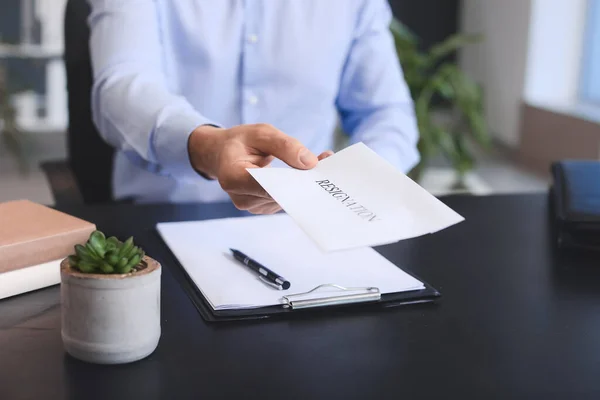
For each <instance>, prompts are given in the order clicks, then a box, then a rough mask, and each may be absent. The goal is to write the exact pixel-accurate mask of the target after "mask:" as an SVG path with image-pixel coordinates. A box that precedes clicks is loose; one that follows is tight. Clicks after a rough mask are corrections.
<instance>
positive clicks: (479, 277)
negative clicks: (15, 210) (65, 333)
mask: <svg viewBox="0 0 600 400" xmlns="http://www.w3.org/2000/svg"><path fill="white" fill-rule="evenodd" d="M444 201H445V202H446V203H447V204H448V205H450V206H451V207H453V208H454V209H456V210H457V211H458V212H459V213H461V214H462V215H464V216H465V217H466V221H465V222H463V223H461V224H459V225H457V226H455V227H452V228H450V229H448V230H446V231H443V232H441V233H438V234H435V235H431V236H427V237H422V238H418V239H414V240H409V241H405V242H401V243H397V244H394V245H388V246H384V247H381V248H378V250H379V251H380V252H381V253H382V254H383V255H385V256H386V257H388V258H389V259H390V260H392V261H393V262H395V263H397V264H398V265H399V266H401V267H403V268H406V269H407V270H410V271H413V272H414V273H416V274H418V275H419V276H420V277H422V278H423V279H424V280H426V281H427V282H429V283H430V284H432V285H433V286H434V287H436V288H437V289H439V290H440V291H441V292H442V294H443V297H442V299H441V301H440V302H439V303H438V304H436V305H432V304H429V305H413V306H407V307H401V308H396V309H392V310H387V311H380V312H375V313H367V312H362V311H361V312H358V313H342V314H333V315H327V316H317V317H314V316H312V317H311V316H310V315H304V316H302V317H297V318H286V319H280V320H270V321H269V320H268V321H253V322H234V323H226V324H207V323H205V322H204V321H203V320H202V318H201V317H200V315H199V314H198V313H197V311H196V309H195V308H194V307H193V305H192V303H191V302H190V301H189V299H188V298H187V297H186V295H185V294H184V292H183V291H182V290H181V288H180V285H179V283H178V280H177V279H176V275H174V271H173V268H175V266H174V262H175V261H174V259H173V257H172V256H171V254H170V252H169V251H168V250H167V249H166V247H165V246H164V245H163V243H162V241H161V240H160V238H159V237H158V235H157V234H156V233H155V231H154V228H153V227H154V224H155V223H156V222H159V221H175V220H189V219H203V218H217V217H225V216H232V215H238V214H240V213H239V212H238V211H237V210H235V209H234V208H233V207H232V206H230V205H210V206H198V207H196V206H179V207H177V206H138V207H134V206H128V205H118V206H100V207H83V208H67V209H65V210H64V211H67V212H70V213H72V214H74V215H77V216H80V217H83V218H86V219H88V220H91V221H94V222H95V223H97V225H98V227H99V228H100V229H102V230H104V231H105V232H107V233H108V234H111V235H112V234H115V235H118V236H128V235H134V236H135V237H136V240H137V241H139V242H140V243H141V244H142V245H143V246H144V247H145V248H147V249H149V253H150V254H151V255H152V256H154V257H155V258H157V259H158V260H159V261H160V262H162V263H163V265H164V267H165V271H164V273H163V281H162V284H163V300H162V329H163V332H162V338H161V341H160V344H159V347H158V349H157V350H156V352H155V353H154V354H153V355H152V356H150V357H149V358H147V359H145V360H142V361H140V362H138V363H134V364H129V365H122V366H112V367H106V366H96V365H89V364H85V363H82V362H79V361H77V360H74V359H71V358H70V357H68V356H65V353H64V351H63V348H62V343H61V339H60V308H59V289H58V287H52V288H48V289H44V290H40V291H37V292H34V293H30V294H26V295H22V296H19V297H16V298H12V299H7V300H4V301H0V398H1V399H7V400H8V399H10V400H16V399H49V400H51V399H62V398H70V399H79V398H81V399H113V400H116V399H128V400H130V399H138V398H139V399H145V400H152V399H163V398H164V399H167V398H168V399H187V398H215V397H218V398H231V399H234V398H235V399H238V398H239V399H242V398H256V399H264V398H282V399H285V398H293V399H313V398H372V399H384V398H385V399H388V398H390V399H401V398H411V399H414V398H445V397H446V395H448V394H458V395H466V397H468V398H540V397H542V396H544V395H549V397H551V398H556V397H560V398H573V397H576V396H575V395H578V396H579V397H578V398H581V397H583V398H598V397H599V396H600V378H599V375H598V374H599V372H598V371H599V368H598V367H600V339H599V337H600V290H599V289H598V285H599V284H598V282H600V266H599V265H598V262H597V260H598V258H596V262H595V265H594V260H593V258H591V257H589V256H587V257H573V256H570V257H565V256H564V255H557V254H555V253H554V252H553V250H552V247H551V244H552V242H551V238H550V236H549V232H548V230H549V229H548V227H549V222H548V217H547V205H546V196H545V195H522V196H492V197H454V198H448V199H445V200H444ZM199 240H201V238H199ZM453 397H454V398H456V396H453Z"/></svg>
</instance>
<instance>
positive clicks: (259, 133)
mask: <svg viewBox="0 0 600 400" xmlns="http://www.w3.org/2000/svg"><path fill="white" fill-rule="evenodd" d="M188 152H189V156H190V162H191V164H192V166H193V167H194V169H195V170H196V171H199V172H200V173H202V174H204V175H205V176H206V177H208V178H210V179H217V180H218V181H219V184H220V185H221V187H222V188H223V190H225V191H226V192H227V193H228V194H229V196H230V197H231V200H232V201H233V203H234V204H235V206H236V207H237V208H238V209H240V210H247V211H249V212H251V213H253V214H273V213H276V212H278V211H280V210H281V207H279V205H278V204H277V203H276V202H275V201H274V200H273V199H272V198H271V196H269V194H268V193H267V192H266V191H265V190H264V189H263V188H262V186H260V185H259V184H258V183H257V182H256V181H255V180H254V178H252V176H251V175H250V174H249V173H248V171H246V168H263V167H267V166H268V165H269V164H270V163H271V162H272V161H273V159H274V158H278V159H280V160H282V161H283V162H285V163H286V164H288V165H289V166H290V167H293V168H298V169H311V168H313V167H314V166H315V165H317V162H318V161H319V160H322V159H324V158H327V157H329V156H330V155H332V154H333V153H332V152H331V151H326V152H323V153H321V154H320V155H319V156H318V157H317V156H315V155H314V154H313V153H311V152H310V151H309V150H308V149H307V148H306V147H304V146H303V145H302V143H300V142H299V141H298V140H297V139H295V138H293V137H291V136H288V135H286V134H285V133H283V132H281V131H280V130H278V129H276V128H275V127H273V126H271V125H267V124H256V125H239V126H236V127H233V128H231V129H221V128H216V127H213V126H200V127H198V128H196V130H194V132H193V133H192V134H191V135H190V138H189V142H188Z"/></svg>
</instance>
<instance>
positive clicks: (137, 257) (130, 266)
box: [125, 254, 142, 272]
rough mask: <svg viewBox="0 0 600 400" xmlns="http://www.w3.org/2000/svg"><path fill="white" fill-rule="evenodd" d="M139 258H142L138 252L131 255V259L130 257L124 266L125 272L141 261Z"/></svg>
mask: <svg viewBox="0 0 600 400" xmlns="http://www.w3.org/2000/svg"><path fill="white" fill-rule="evenodd" d="M141 259H142V258H141V257H140V255H139V254H138V255H135V256H133V258H132V259H131V260H130V261H129V262H128V263H127V266H126V267H125V270H126V271H127V272H129V271H131V269H132V268H133V267H135V266H136V265H138V264H139V262H140V261H141Z"/></svg>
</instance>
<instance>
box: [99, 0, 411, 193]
mask: <svg viewBox="0 0 600 400" xmlns="http://www.w3.org/2000/svg"><path fill="white" fill-rule="evenodd" d="M89 1H90V5H91V6H92V13H91V15H90V17H89V24H90V29H91V41H90V47H91V57H92V67H93V74H94V85H93V90H92V115H93V118H94V123H95V124H96V126H97V127H98V130H99V132H100V134H101V135H102V136H103V138H104V139H105V140H106V141H107V142H108V143H110V144H111V145H113V146H114V147H116V148H117V155H116V159H115V165H114V168H115V173H114V181H113V190H114V196H115V198H117V199H121V198H132V199H134V200H135V201H137V202H214V201H227V200H229V196H228V195H227V194H226V193H225V192H224V191H223V190H222V189H221V187H220V186H219V183H218V182H217V181H209V180H206V179H204V178H202V177H201V176H199V175H198V174H197V173H196V172H195V171H194V170H193V169H192V167H191V166H190V163H189V159H188V154H187V139H188V136H189V134H190V133H191V132H192V131H193V130H194V128H196V127H197V126H199V125H201V124H214V125H218V126H221V127H225V128H226V127H232V126H235V125H239V124H252V123H269V124H272V125H274V126H275V127H277V128H278V129H280V130H282V131H283V132H285V133H286V134H288V135H291V136H294V137H296V138H298V139H299V140H300V141H301V142H302V143H303V144H304V145H305V146H307V147H308V148H309V149H310V150H312V151H313V152H314V153H315V154H317V155H318V154H319V153H321V152H322V151H325V150H329V149H333V146H334V129H335V126H336V124H337V122H338V119H339V121H340V122H341V125H342V127H343V129H344V131H345V132H346V133H347V134H348V135H349V140H350V142H351V143H355V142H359V141H362V142H363V143H365V144H366V145H367V146H369V147H370V148H372V149H373V150H374V151H376V152H377V153H378V154H380V155H381V156H382V157H384V158H385V159H387V160H388V161H389V162H391V163H392V164H393V165H395V166H396V167H397V168H399V169H400V170H402V171H404V172H407V171H408V170H410V168H412V167H413V166H414V165H415V164H416V163H417V162H418V160H419V154H418V152H417V148H416V143H417V139H418V130H417V126H416V120H415V115H414V107H413V102H412V100H411V97H410V92H409V90H408V87H407V85H406V83H405V81H404V78H403V75H402V70H401V67H400V65H399V62H398V57H397V55H396V53H395V49H394V44H393V38H392V36H391V35H390V32H389V23H390V19H391V11H390V8H389V5H388V3H387V2H386V1H385V0H89ZM272 165H273V166H281V165H282V164H281V162H280V161H279V160H276V161H275V162H274V163H273V164H272Z"/></svg>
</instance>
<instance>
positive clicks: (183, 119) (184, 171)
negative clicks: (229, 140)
mask: <svg viewBox="0 0 600 400" xmlns="http://www.w3.org/2000/svg"><path fill="white" fill-rule="evenodd" d="M201 125H212V126H215V127H218V128H220V127H221V126H220V125H219V124H217V123H215V122H214V121H212V120H210V119H208V118H206V117H204V116H202V115H201V114H199V113H196V112H194V111H187V112H185V113H177V114H173V115H169V116H168V117H166V118H165V119H164V120H162V121H160V122H159V124H158V128H157V132H156V135H155V137H154V149H155V154H156V158H157V160H158V162H159V164H160V165H161V166H162V169H163V172H164V173H166V174H167V175H171V176H173V177H175V178H176V179H177V180H188V181H189V180H196V181H197V180H198V179H205V177H203V176H201V175H200V173H199V172H198V171H196V170H195V169H194V168H193V167H192V164H191V162H190V158H189V153H188V140H189V137H190V135H191V134H192V132H194V130H195V129H196V128H197V127H199V126H201Z"/></svg>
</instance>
